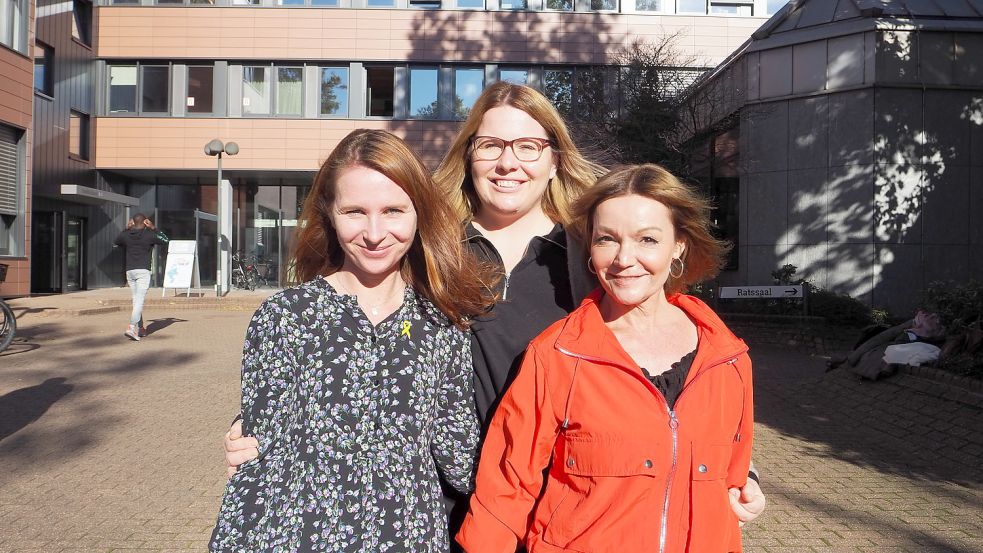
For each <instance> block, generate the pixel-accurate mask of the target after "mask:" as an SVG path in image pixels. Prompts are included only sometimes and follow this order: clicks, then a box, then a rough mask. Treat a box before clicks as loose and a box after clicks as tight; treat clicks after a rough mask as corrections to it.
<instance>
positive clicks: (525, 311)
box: [465, 224, 597, 425]
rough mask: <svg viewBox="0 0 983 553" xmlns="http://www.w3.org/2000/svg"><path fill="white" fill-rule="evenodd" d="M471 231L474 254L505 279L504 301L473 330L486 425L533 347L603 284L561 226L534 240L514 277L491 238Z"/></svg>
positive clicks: (468, 233) (469, 238)
mask: <svg viewBox="0 0 983 553" xmlns="http://www.w3.org/2000/svg"><path fill="white" fill-rule="evenodd" d="M465 232H466V239H467V244H468V247H469V248H470V249H471V251H472V252H473V253H474V254H475V255H477V257H478V258H479V259H480V260H482V261H485V262H487V263H490V264H492V265H494V266H496V267H498V268H499V270H500V271H501V274H502V278H501V280H500V281H499V285H498V290H497V292H498V296H499V297H500V298H501V299H500V300H499V302H498V303H497V304H495V307H494V308H493V309H492V310H491V311H490V312H489V313H487V314H486V315H484V316H482V317H478V318H477V319H476V320H475V321H474V322H473V324H472V326H471V352H472V357H473V363H474V387H475V403H476V405H477V407H478V417H479V418H480V419H481V422H482V425H484V424H485V423H486V422H487V421H488V420H489V419H490V418H491V415H492V414H493V413H494V409H495V407H496V406H497V405H498V399H499V398H500V397H501V396H502V394H503V393H504V391H505V389H506V388H507V387H508V385H509V383H511V382H512V379H513V378H514V377H515V372H516V370H517V369H518V368H519V363H520V362H521V361H522V354H523V353H524V352H525V351H526V346H528V345H529V342H530V341H531V340H532V339H533V338H535V337H536V336H538V335H539V334H540V333H541V332H542V331H544V330H546V327H548V326H549V325H551V324H553V323H554V322H556V321H558V320H559V319H561V318H563V317H565V316H566V315H567V314H568V313H569V312H570V311H573V309H574V308H575V307H577V306H578V305H580V301H581V300H582V299H583V298H584V297H586V296H587V294H589V293H590V291H591V290H593V289H594V287H595V286H596V285H597V282H596V280H595V279H594V278H593V275H591V274H590V273H588V272H587V266H586V264H585V262H584V257H585V256H584V255H583V250H582V247H581V246H580V245H579V244H578V243H576V242H574V241H573V240H572V239H571V238H569V237H568V236H567V233H566V231H564V230H563V227H561V226H560V225H556V226H555V227H554V228H553V230H552V231H551V232H550V233H549V234H547V235H545V236H536V237H534V238H533V239H532V240H531V241H530V242H529V247H528V248H527V250H526V253H525V255H524V256H523V258H522V259H521V260H520V261H519V263H518V264H517V265H516V266H515V268H514V269H513V270H512V272H511V273H508V274H506V273H505V266H504V264H503V263H502V257H501V255H500V254H499V253H498V251H497V250H496V249H495V246H493V245H492V243H491V242H489V241H488V239H487V238H485V237H484V236H483V235H482V234H481V233H480V232H478V230H477V229H476V228H474V226H472V225H470V224H469V225H468V226H467V228H466V231H465Z"/></svg>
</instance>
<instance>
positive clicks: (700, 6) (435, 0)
mask: <svg viewBox="0 0 983 553" xmlns="http://www.w3.org/2000/svg"><path fill="white" fill-rule="evenodd" d="M360 2H361V5H359V6H353V2H352V0H153V3H154V4H156V5H191V6H212V5H216V4H222V5H232V6H287V7H297V6H312V7H343V8H351V7H363V6H364V7H367V8H406V7H409V8H422V9H440V8H442V7H443V8H459V9H477V10H485V9H501V10H539V9H545V10H549V11H567V12H571V11H582V10H588V9H589V10H590V11H612V12H617V11H626V12H631V11H636V12H659V13H678V14H731V15H742V16H754V15H755V3H756V2H755V0H635V1H634V9H632V8H631V7H629V6H625V5H622V4H621V2H620V0H587V1H586V2H585V3H584V4H582V5H579V3H578V2H577V0H497V2H496V1H495V0H360ZM108 3H110V4H113V5H136V4H141V3H145V2H143V1H142V0H108ZM787 3H788V0H758V4H759V8H758V10H759V13H758V14H757V15H769V16H770V15H774V14H775V13H777V12H778V10H780V9H781V8H782V7H783V6H784V5H785V4H787ZM496 4H497V5H496ZM588 6H589V7H588ZM762 8H763V10H764V13H763V14H762V13H760V11H761V9H762Z"/></svg>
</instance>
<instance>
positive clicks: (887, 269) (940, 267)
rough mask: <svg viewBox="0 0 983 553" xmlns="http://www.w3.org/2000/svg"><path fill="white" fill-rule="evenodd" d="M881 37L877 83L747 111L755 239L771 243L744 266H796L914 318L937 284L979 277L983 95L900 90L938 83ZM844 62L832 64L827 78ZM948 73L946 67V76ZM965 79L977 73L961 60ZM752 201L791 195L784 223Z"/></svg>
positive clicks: (755, 275)
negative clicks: (977, 215)
mask: <svg viewBox="0 0 983 553" xmlns="http://www.w3.org/2000/svg"><path fill="white" fill-rule="evenodd" d="M885 36H886V37H887V38H884V39H882V40H880V41H879V42H878V49H879V50H878V55H877V61H878V77H877V82H878V83H879V84H880V86H873V87H870V88H866V89H862V90H853V91H846V92H832V93H829V94H826V95H823V96H819V97H810V98H805V99H795V100H789V101H784V102H775V103H769V104H765V105H762V106H760V107H757V106H755V107H750V108H748V109H747V110H745V114H744V116H743V124H744V125H746V128H747V129H749V130H750V134H751V136H752V139H751V140H749V141H748V142H747V144H748V149H749V153H750V154H751V155H750V156H749V158H750V159H749V160H748V161H747V164H748V167H747V169H748V172H749V174H750V175H751V176H750V177H749V182H748V184H749V186H748V195H749V200H748V201H749V204H748V220H749V221H754V224H753V225H750V224H749V229H748V233H749V242H750V243H758V244H765V243H767V241H768V240H769V237H770V240H776V238H777V244H776V245H775V246H774V248H760V249H758V250H757V251H755V252H751V253H749V254H748V255H749V256H750V257H749V259H746V260H744V262H745V263H747V265H746V266H747V267H749V273H750V274H748V275H747V276H748V281H749V282H755V283H756V282H758V281H761V282H766V281H769V277H768V275H769V273H770V271H771V270H773V269H774V268H777V267H779V266H781V265H783V264H785V263H792V264H794V265H796V266H797V267H798V268H799V274H800V275H802V276H803V278H806V279H807V280H809V281H811V282H813V283H814V284H816V285H819V286H821V287H823V288H827V289H831V290H833V291H836V292H838V293H843V294H848V295H851V296H853V297H856V298H859V299H861V300H863V301H866V302H868V303H871V304H872V305H873V306H875V307H885V306H886V307H888V308H889V309H890V310H891V311H892V313H894V314H897V315H906V314H909V313H911V312H913V311H914V309H915V308H916V307H917V304H918V300H919V292H920V291H921V290H922V289H924V287H925V286H926V285H927V284H928V283H929V282H931V281H933V280H948V279H953V280H965V279H968V278H970V276H971V275H972V274H974V273H977V274H978V273H979V272H980V271H981V270H983V264H981V263H980V262H978V261H976V260H975V259H976V258H977V257H979V255H978V254H979V253H980V244H981V243H983V236H981V233H983V228H981V225H980V223H979V222H976V221H974V220H973V219H972V218H971V215H970V214H971V213H973V212H975V213H978V212H980V208H983V203H981V202H983V200H981V197H983V194H981V191H980V190H978V189H979V186H976V187H973V186H971V183H972V182H977V181H979V179H980V178H981V177H983V170H981V168H980V166H981V165H983V97H981V96H983V91H979V90H978V91H971V90H944V89H940V88H936V89H933V88H931V87H930V86H931V85H929V87H928V88H925V87H923V88H915V87H902V86H893V85H900V84H914V83H923V82H928V83H933V82H939V80H940V79H941V77H938V76H937V75H930V74H929V72H930V71H931V70H932V68H931V67H930V64H928V63H927V62H926V61H925V60H926V58H927V57H928V54H926V53H925V50H924V49H923V50H922V62H921V63H919V60H918V59H915V54H913V53H912V52H917V51H918V50H917V49H914V50H913V46H912V43H911V41H905V40H896V39H892V38H891V37H892V35H890V34H886V35H885ZM946 36H948V37H949V44H950V46H951V45H952V35H951V34H948V35H946ZM936 42H944V40H941V39H940V40H939V41H936ZM942 58H944V56H938V55H936V56H932V58H931V59H932V60H935V61H938V60H940V59H942ZM950 58H951V56H950ZM847 65H848V64H836V63H831V64H830V66H829V71H830V74H829V77H828V82H835V81H836V80H837V79H838V78H839V77H838V75H837V73H836V72H837V71H842V70H845V69H844V67H846V66H847ZM926 67H928V68H926ZM953 67H954V66H953V65H952V64H951V62H950V65H949V67H948V69H945V68H942V69H940V70H944V71H948V72H949V78H951V74H952V72H953V71H954V69H953ZM912 68H913V69H912ZM912 71H915V72H916V73H914V74H913V73H912ZM918 71H920V72H921V73H917V72H918ZM960 71H963V72H969V73H974V74H977V75H979V74H981V73H983V67H981V62H980V61H978V60H965V61H964V65H963V66H962V67H961V68H960ZM786 129H787V131H786ZM786 133H787V134H786ZM784 136H787V140H784V141H783V140H780V139H776V138H779V137H784ZM785 159H787V160H788V163H787V166H785V165H784V160H785ZM755 198H757V199H758V200H759V201H760V200H762V199H764V198H769V199H772V200H774V199H784V200H785V202H786V217H785V218H784V219H785V220H784V221H783V220H782V217H780V216H779V217H775V216H774V213H773V212H771V213H765V211H770V210H773V209H774V203H771V204H768V202H763V203H766V204H768V205H764V206H762V207H757V208H756V207H755V206H754V205H753V204H754V202H755ZM756 209H757V210H760V211H761V212H760V213H756V212H755V210H756ZM773 243H774V242H773Z"/></svg>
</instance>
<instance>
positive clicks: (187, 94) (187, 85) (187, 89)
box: [184, 63, 218, 117]
mask: <svg viewBox="0 0 983 553" xmlns="http://www.w3.org/2000/svg"><path fill="white" fill-rule="evenodd" d="M198 68H201V69H208V70H209V71H210V72H211V89H212V106H211V109H209V110H208V111H191V110H190V109H188V108H189V107H190V106H188V100H189V99H191V98H192V96H191V70H192V69H198ZM215 92H216V91H215V64H214V63H213V64H206V63H195V64H188V65H186V66H185V75H184V114H185V116H186V117H211V116H213V115H215V99H216V97H217V96H218V94H216V93H215ZM195 98H197V97H195Z"/></svg>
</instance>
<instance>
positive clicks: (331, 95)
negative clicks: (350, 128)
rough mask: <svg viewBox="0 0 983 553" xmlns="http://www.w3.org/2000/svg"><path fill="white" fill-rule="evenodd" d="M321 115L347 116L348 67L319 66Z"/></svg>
mask: <svg viewBox="0 0 983 553" xmlns="http://www.w3.org/2000/svg"><path fill="white" fill-rule="evenodd" d="M321 115H339V116H341V117H348V68H347V67H322V68H321Z"/></svg>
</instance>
